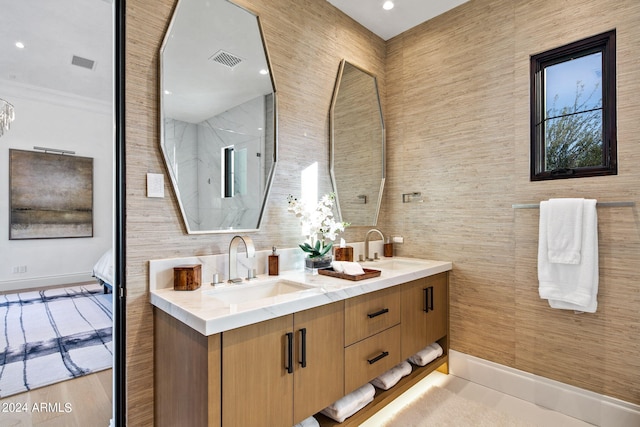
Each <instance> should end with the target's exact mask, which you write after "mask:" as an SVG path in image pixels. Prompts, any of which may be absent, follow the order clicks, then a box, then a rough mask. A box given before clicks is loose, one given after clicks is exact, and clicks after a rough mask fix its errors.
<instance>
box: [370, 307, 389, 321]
mask: <svg viewBox="0 0 640 427" xmlns="http://www.w3.org/2000/svg"><path fill="white" fill-rule="evenodd" d="M388 312H389V309H388V308H383V309H382V310H380V311H376V312H375V313H370V314H367V317H369V319H373V318H374V317H377V316H380V315H381V314H385V313H388Z"/></svg>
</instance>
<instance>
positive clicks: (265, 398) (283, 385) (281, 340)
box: [222, 315, 294, 427]
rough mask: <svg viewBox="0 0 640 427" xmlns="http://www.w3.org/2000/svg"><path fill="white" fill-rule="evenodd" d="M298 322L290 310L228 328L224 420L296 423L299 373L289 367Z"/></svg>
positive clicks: (270, 426)
mask: <svg viewBox="0 0 640 427" xmlns="http://www.w3.org/2000/svg"><path fill="white" fill-rule="evenodd" d="M292 325H293V315H289V316H283V317H278V318H276V319H273V320H268V321H265V322H261V323H256V324H253V325H248V326H244V327H242V328H238V329H233V330H231V331H227V332H223V334H222V425H223V426H225V427H231V426H252V427H260V426H264V427H274V426H292V425H293V424H294V423H293V374H292V373H289V370H288V369H287V364H288V359H289V357H288V355H289V352H290V350H289V348H290V347H289V346H290V345H292V343H291V341H293V340H292V338H293V337H292V335H293V334H292ZM288 334H291V335H288ZM291 354H292V353H291ZM291 371H293V369H291Z"/></svg>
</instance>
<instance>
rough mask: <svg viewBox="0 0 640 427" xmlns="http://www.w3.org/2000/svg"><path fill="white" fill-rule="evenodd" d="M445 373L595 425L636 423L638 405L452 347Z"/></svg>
mask: <svg viewBox="0 0 640 427" xmlns="http://www.w3.org/2000/svg"><path fill="white" fill-rule="evenodd" d="M449 373H450V374H452V375H455V376H457V377H460V378H464V379H466V380H468V381H471V382H474V383H476V384H480V385H482V386H485V387H488V388H491V389H493V390H497V391H499V392H502V393H505V394H508V395H510V396H514V397H517V398H519V399H522V400H525V401H528V402H531V403H533V404H536V405H539V406H542V407H544V408H548V409H551V410H553V411H556V412H560V413H562V414H565V415H568V416H570V417H573V418H577V419H580V420H582V421H585V422H587V423H590V424H593V425H596V426H600V427H629V426H640V405H636V404H633V403H629V402H625V401H623V400H620V399H616V398H613V397H609V396H605V395H602V394H598V393H594V392H592V391H588V390H584V389H581V388H578V387H574V386H571V385H568V384H564V383H561V382H559V381H554V380H551V379H548V378H545V377H541V376H538V375H534V374H530V373H528V372H524V371H520V370H518V369H514V368H510V367H508V366H505V365H500V364H497V363H494V362H490V361H488V360H484V359H480V358H478V357H475V356H471V355H468V354H465V353H460V352H458V351H455V350H449Z"/></svg>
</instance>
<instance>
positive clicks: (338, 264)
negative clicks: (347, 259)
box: [331, 261, 344, 273]
mask: <svg viewBox="0 0 640 427" xmlns="http://www.w3.org/2000/svg"><path fill="white" fill-rule="evenodd" d="M331 267H333V271H335V272H336V273H344V267H343V266H342V261H332V262H331Z"/></svg>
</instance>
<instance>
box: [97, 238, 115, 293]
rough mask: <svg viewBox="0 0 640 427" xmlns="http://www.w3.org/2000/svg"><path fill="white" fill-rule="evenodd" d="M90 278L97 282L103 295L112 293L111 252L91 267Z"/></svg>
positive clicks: (106, 253)
mask: <svg viewBox="0 0 640 427" xmlns="http://www.w3.org/2000/svg"><path fill="white" fill-rule="evenodd" d="M92 276H93V277H95V278H96V279H97V280H98V283H100V284H101V285H102V287H103V289H104V293H105V294H108V293H111V292H113V250H112V249H109V250H108V251H107V252H105V253H104V254H103V255H102V256H101V257H100V258H99V259H98V261H97V262H96V263H95V265H94V266H93V272H92Z"/></svg>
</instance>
